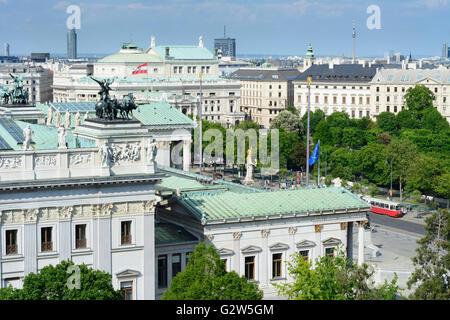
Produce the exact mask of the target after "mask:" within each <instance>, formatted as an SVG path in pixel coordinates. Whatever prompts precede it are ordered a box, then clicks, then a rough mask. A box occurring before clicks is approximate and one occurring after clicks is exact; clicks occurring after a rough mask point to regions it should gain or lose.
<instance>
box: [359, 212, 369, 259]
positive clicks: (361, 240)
mask: <svg viewBox="0 0 450 320" xmlns="http://www.w3.org/2000/svg"><path fill="white" fill-rule="evenodd" d="M366 223H367V221H358V227H359V228H358V265H362V264H363V263H364V225H365V224H366Z"/></svg>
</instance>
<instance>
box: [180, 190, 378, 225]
mask: <svg viewBox="0 0 450 320" xmlns="http://www.w3.org/2000/svg"><path fill="white" fill-rule="evenodd" d="M178 199H179V201H181V202H182V203H183V204H184V205H185V206H186V207H187V208H189V209H190V210H191V211H192V212H193V213H194V214H195V215H196V216H197V217H198V218H201V217H202V215H203V214H204V215H205V218H206V220H207V221H208V220H210V221H211V220H223V219H233V218H246V217H247V218H251V217H264V216H276V215H280V214H294V213H300V214H305V215H306V212H317V211H331V210H342V209H355V208H361V209H369V208H370V206H369V205H368V204H367V203H366V202H365V201H363V200H361V199H360V198H358V197H357V196H355V195H354V194H352V193H351V192H350V191H348V190H346V189H344V188H338V187H328V188H319V189H298V190H280V191H274V192H252V193H234V192H222V193H216V194H214V195H199V194H198V193H186V194H182V195H181V196H180V197H178Z"/></svg>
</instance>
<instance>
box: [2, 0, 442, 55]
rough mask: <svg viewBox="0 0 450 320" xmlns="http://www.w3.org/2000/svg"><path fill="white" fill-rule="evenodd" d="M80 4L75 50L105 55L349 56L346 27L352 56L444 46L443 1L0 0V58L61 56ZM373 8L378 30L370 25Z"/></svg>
mask: <svg viewBox="0 0 450 320" xmlns="http://www.w3.org/2000/svg"><path fill="white" fill-rule="evenodd" d="M70 5H76V6H78V7H79V8H80V29H78V30H77V34H78V53H88V54H93V53H99V54H112V53H115V52H117V51H118V50H119V49H120V46H121V44H122V42H133V43H135V44H136V45H138V46H139V47H141V48H147V47H148V46H149V45H150V38H151V36H152V35H154V36H155V38H156V45H196V44H198V38H199V36H203V41H204V43H205V46H206V47H207V48H209V49H210V50H212V47H213V44H214V38H217V37H222V36H223V28H224V25H226V32H227V36H229V37H232V38H235V39H236V49H237V54H238V55H246V54H263V55H299V56H303V55H304V54H305V52H306V47H307V45H308V42H309V41H311V44H312V46H313V48H314V52H315V54H316V55H318V56H330V55H335V56H341V55H346V56H351V54H352V24H353V23H355V26H356V56H383V55H384V53H385V52H388V51H390V50H395V51H396V52H401V53H403V54H405V55H407V54H409V52H410V51H411V53H412V55H413V56H440V55H441V53H442V44H443V43H444V42H448V43H450V19H449V18H450V0H369V1H366V0H92V1H87V0H85V1H82V2H77V1H72V0H69V1H51V0H0V44H1V47H0V49H1V51H0V55H1V54H3V43H4V42H8V43H9V44H10V52H11V54H26V55H29V54H30V53H31V52H50V53H52V54H53V53H62V54H65V53H66V48H67V44H66V34H67V30H68V29H67V26H66V20H67V19H68V18H69V16H70V14H69V13H67V12H66V10H67V7H68V6H70ZM371 5H376V6H378V7H379V8H380V16H379V17H380V22H381V23H380V28H379V29H377V28H375V29H373V28H372V29H369V28H368V27H367V20H368V19H370V17H371V16H372V15H373V13H372V12H369V13H367V8H368V7H369V6H371Z"/></svg>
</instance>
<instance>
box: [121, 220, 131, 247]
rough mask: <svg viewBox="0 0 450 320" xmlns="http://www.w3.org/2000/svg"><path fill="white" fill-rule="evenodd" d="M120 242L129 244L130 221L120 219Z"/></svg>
mask: <svg viewBox="0 0 450 320" xmlns="http://www.w3.org/2000/svg"><path fill="white" fill-rule="evenodd" d="M120 235H121V239H120V243H121V244H131V221H122V222H121V224H120Z"/></svg>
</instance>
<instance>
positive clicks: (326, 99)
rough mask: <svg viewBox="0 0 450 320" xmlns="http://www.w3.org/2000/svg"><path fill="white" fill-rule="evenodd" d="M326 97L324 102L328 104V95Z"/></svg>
mask: <svg viewBox="0 0 450 320" xmlns="http://www.w3.org/2000/svg"><path fill="white" fill-rule="evenodd" d="M324 99H325V100H324V103H325V104H327V103H328V96H325V97H324Z"/></svg>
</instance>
